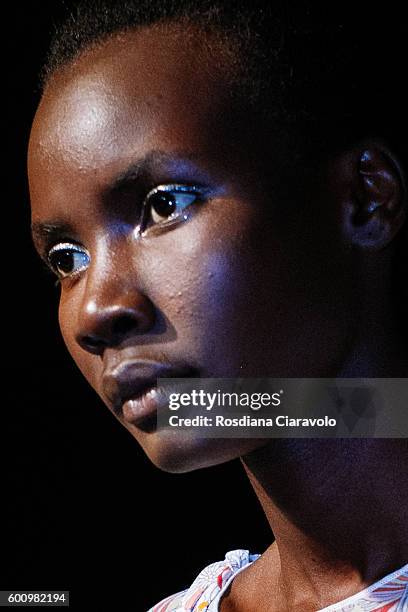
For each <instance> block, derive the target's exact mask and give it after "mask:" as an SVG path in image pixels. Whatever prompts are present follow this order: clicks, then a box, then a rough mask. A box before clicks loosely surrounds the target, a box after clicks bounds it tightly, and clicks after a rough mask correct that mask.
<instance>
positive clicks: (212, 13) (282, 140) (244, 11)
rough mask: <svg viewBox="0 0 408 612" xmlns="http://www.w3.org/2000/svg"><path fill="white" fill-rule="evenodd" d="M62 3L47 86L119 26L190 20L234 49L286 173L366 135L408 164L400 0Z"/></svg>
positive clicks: (400, 265) (238, 70)
mask: <svg viewBox="0 0 408 612" xmlns="http://www.w3.org/2000/svg"><path fill="white" fill-rule="evenodd" d="M66 7H67V11H66V16H65V18H64V19H63V20H62V21H61V23H60V24H58V25H57V26H56V28H55V31H54V34H53V37H52V42H51V45H50V50H49V53H48V56H47V58H46V61H45V63H44V66H43V68H42V71H41V75H40V84H41V88H42V90H43V91H44V90H45V89H46V87H47V84H48V83H49V82H50V80H51V79H52V77H53V75H54V74H55V73H56V72H58V71H59V70H61V69H63V67H64V66H66V65H69V64H70V63H71V62H73V61H75V58H76V57H78V56H79V55H80V54H81V53H82V52H84V51H86V50H87V49H90V48H92V47H93V46H98V45H100V44H102V43H103V42H104V41H106V40H108V39H109V38H110V37H112V36H115V35H116V34H118V33H119V32H123V31H128V30H137V29H140V28H144V27H151V26H154V25H160V24H167V23H172V22H176V23H181V24H183V25H184V27H185V29H186V36H187V35H188V32H189V31H190V35H191V30H192V28H193V40H194V36H200V32H202V33H203V34H204V33H205V32H211V33H212V34H213V40H214V41H217V44H219V43H221V45H223V47H224V48H225V50H226V52H227V51H228V58H229V60H230V63H231V67H232V70H231V95H236V96H238V98H239V99H241V100H243V101H245V104H247V105H249V106H250V107H251V108H252V109H253V110H254V112H255V115H254V117H256V116H259V117H262V118H263V120H264V122H265V130H266V134H267V137H268V138H269V139H270V140H271V163H275V167H276V166H277V167H278V168H282V174H284V170H283V169H284V168H285V169H287V168H295V167H297V168H299V167H300V166H302V164H306V163H310V160H317V161H318V160H322V159H325V158H327V156H328V155H331V154H334V153H335V152H336V151H340V150H343V149H345V148H346V147H349V146H352V145H355V144H358V142H360V141H362V140H363V139H366V138H380V139H381V140H382V141H384V142H385V144H386V145H387V146H388V147H389V148H390V149H392V150H393V151H394V152H395V154H396V155H397V156H398V158H399V159H400V160H401V164H402V169H403V171H404V170H405V172H406V168H407V167H408V153H407V145H406V142H407V137H406V131H407V125H406V124H407V108H406V104H405V99H404V96H403V89H404V86H405V78H404V70H403V62H404V56H405V54H406V40H407V38H408V26H407V25H406V21H405V20H404V19H403V16H402V14H401V13H399V11H398V10H396V8H395V7H394V8H393V7H390V10H389V13H390V15H391V16H389V15H388V14H387V13H386V10H385V9H384V10H383V11H381V12H379V13H378V14H375V11H374V8H373V7H371V10H365V8H366V7H363V11H362V12H363V17H362V18H361V17H360V18H359V17H358V16H357V14H356V11H355V7H354V8H353V10H352V11H351V10H349V9H347V8H344V7H342V6H341V3H340V5H339V6H332V5H331V6H330V8H329V7H328V6H327V5H326V6H324V5H321V4H320V3H300V2H299V3H292V2H289V1H287V2H284V1H282V0H280V1H276V2H274V1H271V2H268V3H266V2H262V3H261V2H257V0H236V1H223V0H81V1H80V2H76V3H68V4H67V5H66ZM367 9H368V7H367ZM165 35H166V32H165V30H163V36H165ZM209 44H211V43H209ZM192 61H194V58H193V57H192ZM152 78H154V75H152ZM407 234H408V232H407V223H405V227H404V228H403V229H402V230H401V232H400V235H399V236H398V238H397V242H398V246H397V248H396V254H395V265H394V277H395V278H394V280H393V291H394V293H395V305H396V308H397V309H398V310H399V315H400V316H401V321H402V322H404V318H405V317H404V312H405V310H406V304H407V303H408V290H407V288H406V283H404V282H403V280H402V279H403V278H404V276H406V273H405V268H406V264H407V259H408V257H407V251H408V249H407V246H406V242H407V237H408V236H407ZM402 296H403V298H402Z"/></svg>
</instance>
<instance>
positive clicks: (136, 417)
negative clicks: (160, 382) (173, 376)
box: [122, 386, 168, 425]
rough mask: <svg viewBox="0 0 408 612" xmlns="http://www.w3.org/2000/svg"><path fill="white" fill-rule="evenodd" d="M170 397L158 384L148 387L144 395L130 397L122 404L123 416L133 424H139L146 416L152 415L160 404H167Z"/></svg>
mask: <svg viewBox="0 0 408 612" xmlns="http://www.w3.org/2000/svg"><path fill="white" fill-rule="evenodd" d="M167 401H168V398H167V397H166V395H165V394H164V392H163V391H162V390H161V389H159V388H157V387H156V386H153V387H150V388H149V389H146V390H145V391H144V392H143V393H142V395H139V396H138V397H136V398H130V399H128V400H126V402H125V403H124V404H123V406H122V413H123V418H124V420H125V421H126V422H127V423H130V424H131V425H137V424H139V423H140V422H141V421H143V420H144V419H146V418H149V417H151V416H152V415H153V414H154V413H155V412H157V410H158V409H159V408H160V406H163V405H166V404H167Z"/></svg>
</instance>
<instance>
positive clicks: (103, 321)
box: [77, 236, 154, 353]
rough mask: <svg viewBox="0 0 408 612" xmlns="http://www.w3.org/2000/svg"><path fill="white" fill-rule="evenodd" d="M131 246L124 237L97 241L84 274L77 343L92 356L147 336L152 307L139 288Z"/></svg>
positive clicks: (151, 323)
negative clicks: (129, 338) (126, 340)
mask: <svg viewBox="0 0 408 612" xmlns="http://www.w3.org/2000/svg"><path fill="white" fill-rule="evenodd" d="M133 250H134V245H133V244H132V242H131V241H130V240H129V239H128V238H127V237H126V236H116V237H113V238H112V237H111V238H109V239H106V238H102V239H100V240H98V241H96V243H95V246H94V249H93V253H91V261H90V265H89V268H88V270H87V271H86V279H85V287H84V293H83V295H82V301H81V307H80V312H79V317H78V332H77V341H78V343H79V344H80V345H81V346H82V348H84V349H85V350H88V351H90V352H92V353H95V352H101V351H103V350H104V348H106V347H108V346H113V345H115V344H119V343H120V342H122V341H123V340H124V338H125V337H127V336H128V335H130V334H140V333H144V332H147V331H148V330H149V328H150V327H151V326H153V324H154V307H153V304H152V303H151V301H150V300H149V298H148V296H146V295H145V294H144V293H143V292H142V290H141V289H140V286H139V273H138V270H137V268H136V266H135V265H134V254H133Z"/></svg>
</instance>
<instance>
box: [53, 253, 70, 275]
mask: <svg viewBox="0 0 408 612" xmlns="http://www.w3.org/2000/svg"><path fill="white" fill-rule="evenodd" d="M54 266H55V267H56V268H57V269H58V270H61V271H62V272H71V271H72V266H73V255H72V253H69V252H68V251H65V252H61V253H58V255H56V257H55V260H54Z"/></svg>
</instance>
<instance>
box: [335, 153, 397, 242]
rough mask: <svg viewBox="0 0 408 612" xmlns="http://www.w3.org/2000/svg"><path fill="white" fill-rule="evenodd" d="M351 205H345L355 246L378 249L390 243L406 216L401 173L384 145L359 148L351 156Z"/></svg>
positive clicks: (348, 224) (395, 160)
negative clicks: (352, 186)
mask: <svg viewBox="0 0 408 612" xmlns="http://www.w3.org/2000/svg"><path fill="white" fill-rule="evenodd" d="M350 161H351V163H353V165H354V169H353V170H352V173H351V174H352V177H353V178H352V181H353V184H354V189H353V206H351V207H349V208H348V212H347V215H348V219H347V224H346V225H347V230H348V234H349V235H348V238H349V239H350V241H351V242H352V244H354V245H355V246H358V247H361V248H364V249H369V250H375V251H377V250H381V249H383V248H384V247H386V246H387V245H388V244H390V243H391V242H392V240H393V238H394V237H395V236H396V234H397V233H398V232H399V230H400V229H401V227H402V226H403V224H404V221H405V219H406V216H407V210H406V208H407V207H406V189H405V184H404V176H403V172H402V169H401V168H400V166H399V164H398V161H397V159H396V157H394V156H393V155H392V153H391V152H390V151H389V150H388V149H387V148H386V147H384V146H381V145H378V144H376V145H372V146H368V147H364V148H360V150H359V151H358V153H357V155H356V156H354V155H353V156H352V158H351V159H350Z"/></svg>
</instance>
